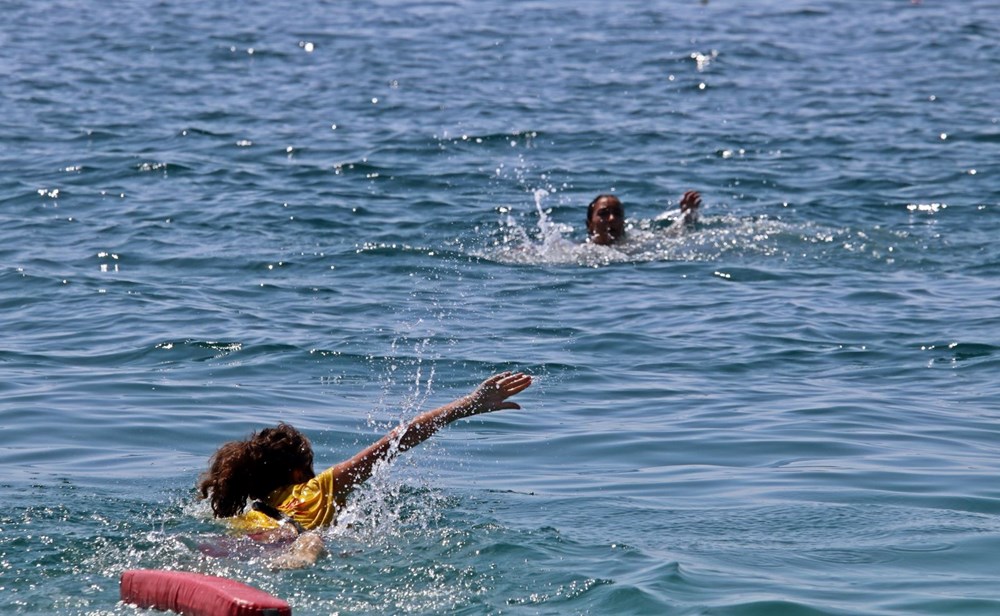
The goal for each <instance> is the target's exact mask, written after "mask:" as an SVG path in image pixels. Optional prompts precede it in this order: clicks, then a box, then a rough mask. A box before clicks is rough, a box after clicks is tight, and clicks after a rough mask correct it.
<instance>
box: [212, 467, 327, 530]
mask: <svg viewBox="0 0 1000 616" xmlns="http://www.w3.org/2000/svg"><path fill="white" fill-rule="evenodd" d="M265 502H266V503H267V504H268V505H271V506H272V507H275V508H277V509H278V510H280V511H281V512H282V513H284V514H286V515H288V516H289V517H291V518H292V519H293V520H295V521H296V522H298V523H299V524H301V525H302V528H305V529H306V530H312V529H314V528H319V527H320V526H329V525H330V524H333V522H334V521H335V520H336V517H337V516H336V514H337V509H338V503H337V502H336V500H335V499H334V497H333V468H332V467H331V468H328V469H326V470H325V471H323V472H322V473H320V474H319V475H316V476H315V477H313V478H312V479H310V480H309V481H307V482H305V483H298V484H295V485H291V486H286V487H284V488H278V489H277V490H275V491H274V492H271V494H270V495H269V496H268V497H267V499H266V501H265ZM231 520H232V521H231V524H232V527H233V528H234V529H236V530H239V531H244V532H253V531H260V530H267V529H269V528H277V527H278V526H279V525H280V522H279V521H278V520H275V519H274V518H272V517H271V516H269V515H267V514H266V513H262V512H260V511H256V510H250V511H244V512H243V513H241V514H240V515H238V516H236V517H234V518H231Z"/></svg>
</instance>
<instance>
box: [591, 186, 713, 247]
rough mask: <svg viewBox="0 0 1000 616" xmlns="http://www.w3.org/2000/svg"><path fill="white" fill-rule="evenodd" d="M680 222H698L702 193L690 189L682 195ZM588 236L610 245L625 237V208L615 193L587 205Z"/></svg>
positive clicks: (594, 240)
mask: <svg viewBox="0 0 1000 616" xmlns="http://www.w3.org/2000/svg"><path fill="white" fill-rule="evenodd" d="M680 205H681V219H680V222H681V224H682V225H684V226H686V227H690V226H693V225H694V224H695V223H696V222H698V208H700V207H701V194H699V193H698V191H695V190H689V191H687V192H686V193H684V195H683V196H682V197H681V204H680ZM587 237H588V238H589V240H590V242H592V243H594V244H598V245H600V246H608V245H611V244H614V243H615V242H620V241H621V240H623V239H624V238H625V208H624V206H623V205H622V202H621V201H620V200H619V199H618V197H616V196H614V195H598V196H597V198H596V199H594V200H593V201H591V202H590V205H588V206H587Z"/></svg>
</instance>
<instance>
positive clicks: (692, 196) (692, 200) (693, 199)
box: [681, 190, 701, 212]
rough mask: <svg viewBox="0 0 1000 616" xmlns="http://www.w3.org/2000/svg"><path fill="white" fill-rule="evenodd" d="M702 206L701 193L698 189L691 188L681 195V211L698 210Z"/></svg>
mask: <svg viewBox="0 0 1000 616" xmlns="http://www.w3.org/2000/svg"><path fill="white" fill-rule="evenodd" d="M700 207H701V194H700V193H699V192H698V191H697V190H689V191H687V192H686V193H684V196H683V197H681V212H687V211H688V210H697V209H698V208H700Z"/></svg>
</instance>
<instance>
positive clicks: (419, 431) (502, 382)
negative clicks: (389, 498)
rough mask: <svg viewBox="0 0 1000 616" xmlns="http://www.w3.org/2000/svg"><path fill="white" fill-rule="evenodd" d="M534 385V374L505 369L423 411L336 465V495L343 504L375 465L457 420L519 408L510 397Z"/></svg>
mask: <svg viewBox="0 0 1000 616" xmlns="http://www.w3.org/2000/svg"><path fill="white" fill-rule="evenodd" d="M530 385H531V377H530V376H528V375H527V374H523V373H520V372H501V373H500V374H494V375H493V376H491V377H490V378H488V379H486V380H485V381H483V382H482V383H481V384H480V385H479V387H477V388H476V389H475V391H473V392H472V393H471V394H468V395H466V396H462V397H461V398H458V399H457V400H455V401H453V402H450V403H448V404H446V405H444V406H442V407H439V408H436V409H434V410H432V411H427V412H425V413H421V414H420V415H418V416H417V417H416V418H414V419H413V421H411V422H410V423H409V424H407V425H406V426H401V427H399V428H396V429H394V430H392V431H391V432H389V433H388V434H386V435H385V436H383V437H382V438H381V439H379V440H378V442H376V443H375V444H373V445H371V446H369V447H367V448H366V449H364V450H362V451H361V452H359V453H358V454H357V455H355V456H354V457H353V458H351V459H349V460H345V461H344V462H341V463H340V464H338V465H336V466H335V467H333V469H332V470H333V477H334V479H333V485H334V498H335V499H336V500H337V502H338V503H340V504H342V503H343V501H344V499H345V498H346V497H347V495H348V494H349V493H350V492H351V490H353V489H354V488H355V487H357V486H359V485H361V484H362V483H364V482H365V481H367V480H368V478H369V477H371V476H372V473H373V472H374V470H375V465H376V464H378V463H379V462H380V461H382V460H388V459H391V458H393V457H394V456H395V455H396V454H397V453H399V452H402V451H406V450H407V449H412V448H413V447H416V446H417V445H419V444H420V443H422V442H424V441H426V440H427V439H428V438H430V437H431V435H433V434H434V433H435V432H437V431H438V430H440V429H441V428H443V427H444V426H446V425H448V424H450V423H451V422H453V421H455V420H456V419H462V418H463V417H471V416H473V415H479V414H481V413H489V412H492V411H499V410H501V409H519V408H521V407H520V405H518V404H517V403H516V402H510V401H508V400H507V399H508V398H510V397H511V396H513V395H514V394H517V393H520V392H522V391H524V390H525V389H527V388H528V386H530Z"/></svg>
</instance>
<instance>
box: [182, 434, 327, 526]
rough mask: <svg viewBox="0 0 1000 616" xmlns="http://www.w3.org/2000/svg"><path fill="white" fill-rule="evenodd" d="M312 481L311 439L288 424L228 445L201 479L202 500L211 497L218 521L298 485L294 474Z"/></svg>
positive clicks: (212, 461)
mask: <svg viewBox="0 0 1000 616" xmlns="http://www.w3.org/2000/svg"><path fill="white" fill-rule="evenodd" d="M297 470H298V471H302V472H303V473H304V479H307V480H308V479H312V478H313V477H314V476H315V473H314V472H313V451H312V445H311V444H310V443H309V439H308V438H306V436H305V435H304V434H302V433H301V432H299V431H298V430H296V429H295V428H293V427H292V426H290V425H288V424H286V423H279V424H278V425H277V426H275V427H273V428H264V429H263V430H261V431H260V432H254V433H253V434H251V435H250V438H248V439H246V440H245V441H231V442H229V443H226V444H225V445H223V446H222V447H219V449H218V450H217V451H216V452H215V454H213V455H212V459H211V460H210V462H209V467H208V470H207V471H206V472H204V473H202V474H201V476H200V477H199V478H198V491H199V493H200V494H201V498H209V494H211V500H212V513H213V514H214V515H215V517H217V518H228V517H231V516H234V515H237V514H238V513H240V512H241V511H243V508H244V507H245V506H246V503H247V499H253V500H261V499H264V498H267V496H268V495H269V494H271V492H273V491H275V490H277V489H278V488H281V487H284V486H287V485H291V484H292V483H295V479H294V474H295V471H297Z"/></svg>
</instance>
